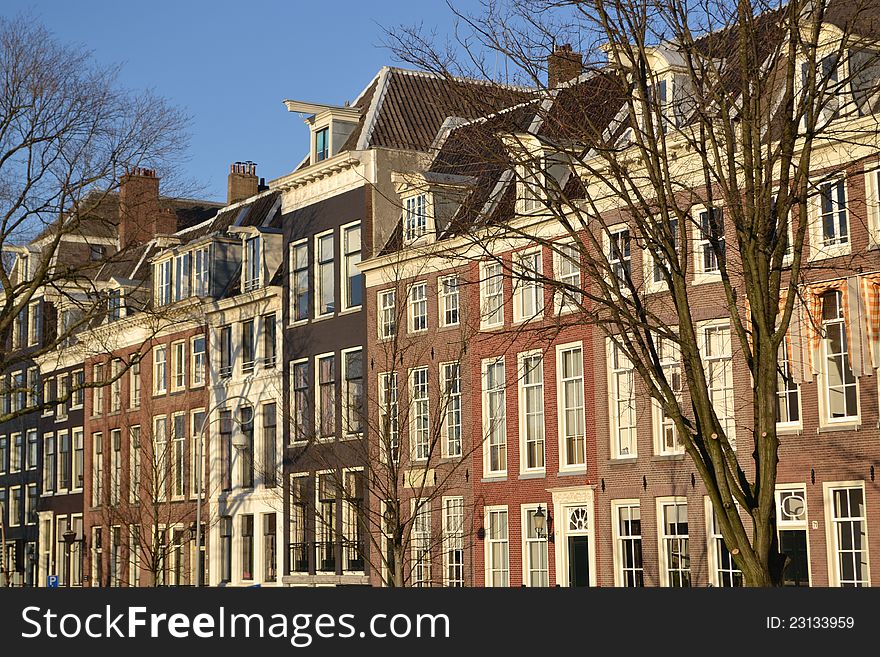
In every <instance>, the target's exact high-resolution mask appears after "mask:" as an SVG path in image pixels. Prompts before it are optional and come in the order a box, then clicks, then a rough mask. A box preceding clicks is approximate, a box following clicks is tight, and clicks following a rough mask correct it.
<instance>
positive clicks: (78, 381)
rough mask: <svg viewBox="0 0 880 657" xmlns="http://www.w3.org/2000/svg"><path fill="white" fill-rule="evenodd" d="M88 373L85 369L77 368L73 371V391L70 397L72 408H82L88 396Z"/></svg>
mask: <svg viewBox="0 0 880 657" xmlns="http://www.w3.org/2000/svg"><path fill="white" fill-rule="evenodd" d="M85 385H86V373H85V371H84V370H76V371H75V372H74V373H73V391H72V393H71V397H70V408H72V409H73V408H82V406H83V403H84V402H85V398H86V390H85Z"/></svg>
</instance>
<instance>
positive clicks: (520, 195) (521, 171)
mask: <svg viewBox="0 0 880 657" xmlns="http://www.w3.org/2000/svg"><path fill="white" fill-rule="evenodd" d="M516 173H517V176H518V177H519V181H518V184H517V206H518V208H517V210H518V211H519V212H522V213H526V212H534V211H535V210H538V209H539V208H540V207H541V195H542V194H543V193H544V190H545V189H546V186H545V185H544V182H545V180H544V158H543V157H535V158H532V159H531V160H530V161H529V162H527V163H526V164H524V165H522V166H518V167H517V168H516Z"/></svg>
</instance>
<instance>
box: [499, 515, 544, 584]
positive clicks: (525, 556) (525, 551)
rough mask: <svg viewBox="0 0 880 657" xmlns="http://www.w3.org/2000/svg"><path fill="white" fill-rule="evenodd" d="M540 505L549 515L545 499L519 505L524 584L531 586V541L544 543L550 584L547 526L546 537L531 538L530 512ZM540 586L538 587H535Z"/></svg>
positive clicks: (508, 524)
mask: <svg viewBox="0 0 880 657" xmlns="http://www.w3.org/2000/svg"><path fill="white" fill-rule="evenodd" d="M538 506H541V507H543V508H544V513H547V514H548V515H549V510H548V505H547V503H546V502H544V501H541V500H539V501H537V502H528V503H522V504H520V506H519V524H520V536H521V537H522V540H521V541H520V552H521V561H522V585H523V586H527V587H531V586H532V583H531V570H530V568H529V567H530V566H531V565H532V564H531V553H530V550H529V548H530V547H531V545H530V543H543V545H544V558H545V559H546V566H547V584H546V586H548V587H549V586H550V541H549V540H548V537H547V531H548V530H547V528H546V527H545V529H544V532H545V537H544V538H543V539H541V538H535V539H531V538H529V513H530V512H533V511H536V510H537V508H538ZM507 526H508V530H509V528H510V522H509V519H508V523H507ZM535 588H538V587H535Z"/></svg>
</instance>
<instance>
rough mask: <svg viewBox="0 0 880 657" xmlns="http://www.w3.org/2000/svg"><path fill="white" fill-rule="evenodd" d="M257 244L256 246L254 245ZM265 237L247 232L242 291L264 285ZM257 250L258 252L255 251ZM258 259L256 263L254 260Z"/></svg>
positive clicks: (257, 288) (242, 265)
mask: <svg viewBox="0 0 880 657" xmlns="http://www.w3.org/2000/svg"><path fill="white" fill-rule="evenodd" d="M252 245H255V246H252ZM264 247H265V245H264V244H263V238H262V236H261V235H260V234H259V233H246V234H245V235H244V237H243V240H242V256H243V257H242V263H241V291H242V292H253V291H254V290H259V289H260V288H261V287H262V286H263V250H264ZM255 252H256V253H255ZM255 259H256V261H257V262H256V263H255V262H253V261H254V260H255Z"/></svg>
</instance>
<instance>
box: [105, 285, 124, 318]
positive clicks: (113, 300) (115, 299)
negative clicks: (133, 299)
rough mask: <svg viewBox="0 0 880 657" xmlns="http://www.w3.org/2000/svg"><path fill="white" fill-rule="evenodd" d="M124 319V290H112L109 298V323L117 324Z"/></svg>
mask: <svg viewBox="0 0 880 657" xmlns="http://www.w3.org/2000/svg"><path fill="white" fill-rule="evenodd" d="M121 317H122V290H110V294H109V295H108V297H107V321H108V322H115V321H116V320H118V319H120V318H121Z"/></svg>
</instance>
